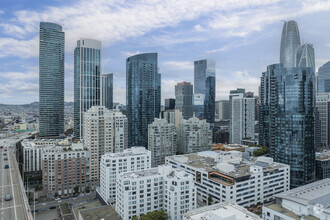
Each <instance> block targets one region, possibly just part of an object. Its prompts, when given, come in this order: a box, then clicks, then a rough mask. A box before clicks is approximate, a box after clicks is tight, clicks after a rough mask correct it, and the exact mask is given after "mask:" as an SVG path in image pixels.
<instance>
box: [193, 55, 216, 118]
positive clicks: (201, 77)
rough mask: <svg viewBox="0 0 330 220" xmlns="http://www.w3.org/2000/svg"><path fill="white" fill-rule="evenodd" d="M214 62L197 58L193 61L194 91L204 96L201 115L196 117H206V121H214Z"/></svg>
mask: <svg viewBox="0 0 330 220" xmlns="http://www.w3.org/2000/svg"><path fill="white" fill-rule="evenodd" d="M215 84H216V79H215V62H214V61H213V60H209V59H206V60H198V61H195V62H194V86H195V87H194V93H195V95H197V94H202V95H203V96H204V100H203V101H204V103H203V104H204V109H203V111H202V112H203V115H200V117H198V116H197V115H195V116H196V117H198V118H200V119H206V121H207V122H208V123H213V122H214V115H215V113H214V111H215V94H216V86H215Z"/></svg>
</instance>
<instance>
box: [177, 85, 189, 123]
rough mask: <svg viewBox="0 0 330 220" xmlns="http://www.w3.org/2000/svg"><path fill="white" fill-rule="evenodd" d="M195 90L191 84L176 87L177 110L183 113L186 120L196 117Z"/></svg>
mask: <svg viewBox="0 0 330 220" xmlns="http://www.w3.org/2000/svg"><path fill="white" fill-rule="evenodd" d="M193 89H194V86H193V85H191V83H190V82H182V83H178V84H176V85H175V109H176V110H179V111H180V112H182V117H183V118H184V119H189V118H191V117H193V116H194V109H193V99H194V93H193Z"/></svg>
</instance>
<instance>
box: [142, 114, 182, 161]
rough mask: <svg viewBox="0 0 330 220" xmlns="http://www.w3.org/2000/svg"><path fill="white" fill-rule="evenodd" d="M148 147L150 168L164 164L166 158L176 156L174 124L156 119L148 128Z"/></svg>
mask: <svg viewBox="0 0 330 220" xmlns="http://www.w3.org/2000/svg"><path fill="white" fill-rule="evenodd" d="M148 147H149V150H150V151H151V166H152V167H157V166H158V165H162V164H164V163H165V157H166V156H172V155H175V154H176V132H175V126H174V124H170V123H168V122H167V121H166V120H165V119H157V118H155V121H154V122H153V123H152V124H150V125H149V126H148Z"/></svg>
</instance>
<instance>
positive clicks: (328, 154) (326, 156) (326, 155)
mask: <svg viewBox="0 0 330 220" xmlns="http://www.w3.org/2000/svg"><path fill="white" fill-rule="evenodd" d="M315 159H316V160H330V151H324V152H317V153H316V158H315Z"/></svg>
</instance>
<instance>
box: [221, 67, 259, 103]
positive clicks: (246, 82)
mask: <svg viewBox="0 0 330 220" xmlns="http://www.w3.org/2000/svg"><path fill="white" fill-rule="evenodd" d="M233 74H234V75H235V78H231V79H226V80H223V79H221V78H220V79H217V84H216V86H217V88H216V100H219V99H228V97H229V92H230V90H234V89H236V88H245V90H246V91H247V92H248V91H251V92H254V94H255V95H258V87H259V85H260V78H258V77H253V76H250V75H249V73H248V72H247V71H236V72H234V73H233Z"/></svg>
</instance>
